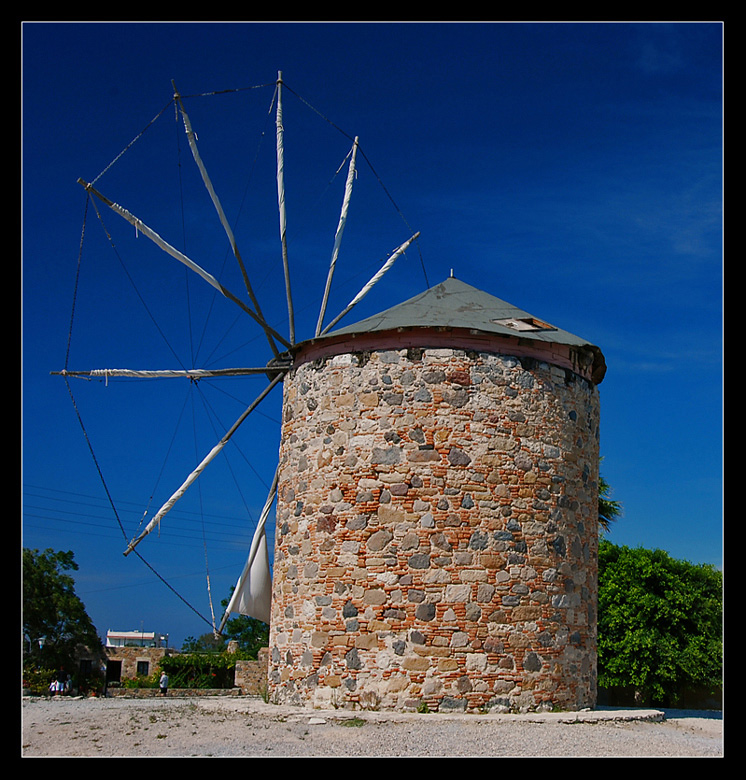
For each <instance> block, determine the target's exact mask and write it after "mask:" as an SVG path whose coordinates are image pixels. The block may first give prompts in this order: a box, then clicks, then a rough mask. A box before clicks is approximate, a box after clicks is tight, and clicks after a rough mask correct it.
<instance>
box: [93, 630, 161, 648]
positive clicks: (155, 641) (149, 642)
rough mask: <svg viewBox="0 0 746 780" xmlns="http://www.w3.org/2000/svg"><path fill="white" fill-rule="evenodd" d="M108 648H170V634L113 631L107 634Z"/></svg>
mask: <svg viewBox="0 0 746 780" xmlns="http://www.w3.org/2000/svg"><path fill="white" fill-rule="evenodd" d="M106 646H107V647H168V634H158V633H156V632H155V631H112V630H111V629H109V630H108V631H107V632H106Z"/></svg>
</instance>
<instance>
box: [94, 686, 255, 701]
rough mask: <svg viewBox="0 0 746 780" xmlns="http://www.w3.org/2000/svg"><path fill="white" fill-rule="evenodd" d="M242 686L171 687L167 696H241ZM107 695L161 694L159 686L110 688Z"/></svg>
mask: <svg viewBox="0 0 746 780" xmlns="http://www.w3.org/2000/svg"><path fill="white" fill-rule="evenodd" d="M242 693H243V692H242V691H241V689H240V688H169V689H168V693H167V694H166V696H168V698H170V699H178V698H193V697H195V696H240V695H241V694H242ZM106 695H107V696H111V697H112V698H126V699H151V698H154V697H156V696H159V697H160V696H161V691H160V689H159V688H109V689H107V691H106Z"/></svg>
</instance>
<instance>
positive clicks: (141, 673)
mask: <svg viewBox="0 0 746 780" xmlns="http://www.w3.org/2000/svg"><path fill="white" fill-rule="evenodd" d="M149 674H150V662H149V661H138V662H137V676H138V677H147V676H148V675H149Z"/></svg>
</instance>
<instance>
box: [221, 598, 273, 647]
mask: <svg viewBox="0 0 746 780" xmlns="http://www.w3.org/2000/svg"><path fill="white" fill-rule="evenodd" d="M232 594H233V588H231V595H232ZM229 601H230V597H229V598H227V599H223V601H221V602H220V603H221V604H222V606H223V609H227V608H228V603H229ZM222 636H223V637H224V639H225V640H226V642H228V641H230V640H231V639H233V640H235V641H236V642H238V648H239V650H240V651H241V654H242V655H243V656H244V657H246V658H256V657H257V655H258V653H259V650H261V648H262V647H267V646H268V645H269V626H268V625H267V624H266V623H264V622H262V621H261V620H257V618H253V617H249V616H248V615H238V616H237V617H234V618H230V619H229V620H227V621H226V623H225V627H224V628H223V633H222Z"/></svg>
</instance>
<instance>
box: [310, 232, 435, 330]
mask: <svg viewBox="0 0 746 780" xmlns="http://www.w3.org/2000/svg"><path fill="white" fill-rule="evenodd" d="M419 235H420V234H419V232H417V233H415V234H414V235H413V236H412V238H410V239H409V240H408V241H405V242H404V243H403V244H402V245H401V246H400V247H399V248H398V249H395V250H394V252H393V253H392V255H391V257H389V259H388V260H387V261H386V262H385V263H384V265H383V267H382V268H381V269H380V270H379V271H378V272H377V273H376V274H374V275H373V276H372V277H371V278H370V280H369V281H368V283H367V284H366V285H365V286H364V287H363V289H362V290H360V292H359V293H358V294H357V295H356V296H355V297H354V298H353V299H352V300H351V301H350V302H349V303H348V304H347V306H346V307H345V308H344V309H343V310H342V311H341V312H340V313H339V314H338V315H337V316H336V317H335V318H334V319H333V320H332V321H331V322H330V323H329V324H328V325H327V326H326V327H325V328H324V330H323V331H322V332H321V335H322V336H323V335H324V334H325V333H327V332H328V331H329V330H331V328H333V327H334V326H335V325H336V324H337V323H338V322H339V321H340V320H341V319H342V317H344V316H345V314H347V313H348V312H349V311H350V309H352V308H353V307H355V306H357V304H358V303H360V301H362V300H363V298H365V296H366V295H367V294H368V293H369V292H370V291H371V289H372V288H373V286H374V285H375V284H377V283H378V282H379V281H380V280H381V278H382V277H383V275H384V274H385V273H387V272H388V271H389V269H390V268H391V266H393V264H394V262H395V261H396V260H397V258H398V257H399V256H400V255H403V254H404V252H406V251H407V249H408V248H409V245H410V244H411V243H412V242H413V241H414V240H415V239H416V238H417V237H418V236H419Z"/></svg>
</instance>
